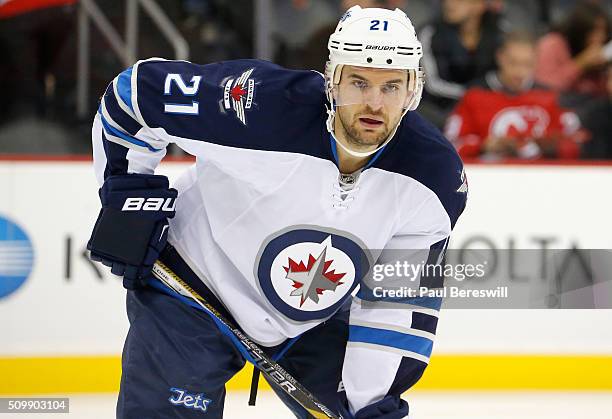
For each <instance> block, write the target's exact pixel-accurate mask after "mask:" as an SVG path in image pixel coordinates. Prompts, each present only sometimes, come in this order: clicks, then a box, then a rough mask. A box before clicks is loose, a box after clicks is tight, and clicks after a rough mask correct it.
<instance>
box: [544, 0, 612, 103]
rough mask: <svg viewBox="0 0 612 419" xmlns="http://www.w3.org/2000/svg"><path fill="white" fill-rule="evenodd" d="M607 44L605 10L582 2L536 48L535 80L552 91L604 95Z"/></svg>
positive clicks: (608, 31) (607, 24)
mask: <svg viewBox="0 0 612 419" xmlns="http://www.w3.org/2000/svg"><path fill="white" fill-rule="evenodd" d="M609 40H610V23H609V19H608V15H607V13H606V10H605V9H604V8H603V7H601V6H599V5H598V4H595V3H593V2H587V1H582V2H580V3H578V4H577V6H576V7H575V8H574V10H573V11H572V12H571V13H570V15H569V16H568V17H567V18H566V19H565V21H564V22H563V23H561V24H560V25H559V26H558V27H557V28H556V29H555V30H553V31H552V32H551V33H549V34H547V35H545V36H544V37H542V39H541V40H540V42H539V44H538V61H537V68H536V80H537V81H538V82H539V83H541V84H543V85H545V86H549V87H550V88H552V89H555V90H557V91H562V92H572V93H575V94H581V95H604V94H605V92H606V87H605V85H606V80H605V71H604V68H605V67H604V66H605V63H606V57H605V54H604V45H605V44H606V42H608V41H609Z"/></svg>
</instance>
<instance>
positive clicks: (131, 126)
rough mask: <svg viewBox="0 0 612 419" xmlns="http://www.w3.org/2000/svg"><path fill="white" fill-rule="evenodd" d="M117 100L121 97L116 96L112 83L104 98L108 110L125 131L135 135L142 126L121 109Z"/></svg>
mask: <svg viewBox="0 0 612 419" xmlns="http://www.w3.org/2000/svg"><path fill="white" fill-rule="evenodd" d="M117 100H119V99H117V97H116V96H115V92H114V91H113V85H112V83H111V84H110V86H109V87H108V88H107V89H106V93H105V94H104V98H103V101H104V107H105V108H106V112H108V114H109V115H110V117H111V118H112V119H113V121H115V122H116V123H117V124H118V125H119V126H121V128H123V130H124V131H125V132H127V133H128V134H130V135H135V134H136V133H137V132H138V131H139V130H140V129H141V128H142V126H141V125H140V124H139V123H138V122H137V121H136V120H135V119H134V118H132V117H131V116H130V115H128V114H127V113H125V111H124V110H123V109H121V107H120V106H119V103H118V102H117Z"/></svg>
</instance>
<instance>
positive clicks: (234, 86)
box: [223, 68, 255, 125]
mask: <svg viewBox="0 0 612 419" xmlns="http://www.w3.org/2000/svg"><path fill="white" fill-rule="evenodd" d="M253 70H255V69H254V68H251V69H250V70H247V71H245V72H244V73H242V74H241V75H240V77H238V78H235V79H234V78H232V77H230V78H228V79H226V80H225V81H224V82H223V107H224V108H225V110H226V111H229V110H232V111H234V113H235V114H236V117H237V118H238V119H239V120H240V122H242V124H243V125H246V124H247V123H246V110H248V109H251V107H252V106H253V96H254V94H255V80H253V79H252V78H250V77H251V74H252V73H253Z"/></svg>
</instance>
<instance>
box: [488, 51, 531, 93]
mask: <svg viewBox="0 0 612 419" xmlns="http://www.w3.org/2000/svg"><path fill="white" fill-rule="evenodd" d="M497 64H498V65H499V75H500V79H501V81H502V83H503V84H504V86H505V87H506V88H507V89H509V90H512V91H514V92H520V91H521V90H523V89H524V88H525V85H526V83H528V82H529V81H531V80H532V79H533V76H534V71H535V65H536V51H535V48H534V47H533V46H532V45H530V44H529V43H525V42H511V43H509V44H508V45H506V46H505V47H504V48H503V49H502V50H501V51H500V52H499V53H498V55H497Z"/></svg>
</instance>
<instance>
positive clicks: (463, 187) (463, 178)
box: [457, 169, 468, 194]
mask: <svg viewBox="0 0 612 419" xmlns="http://www.w3.org/2000/svg"><path fill="white" fill-rule="evenodd" d="M457 192H459V193H464V194H467V193H468V179H467V175H466V174H465V169H463V170H462V171H461V186H459V189H457Z"/></svg>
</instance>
